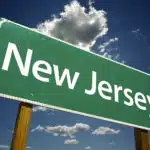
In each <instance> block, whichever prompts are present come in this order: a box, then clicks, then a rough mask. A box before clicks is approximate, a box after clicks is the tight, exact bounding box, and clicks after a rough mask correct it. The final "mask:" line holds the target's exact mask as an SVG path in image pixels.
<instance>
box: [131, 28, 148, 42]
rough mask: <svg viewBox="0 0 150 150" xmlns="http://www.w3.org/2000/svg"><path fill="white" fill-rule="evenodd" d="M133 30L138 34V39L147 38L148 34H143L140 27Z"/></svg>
mask: <svg viewBox="0 0 150 150" xmlns="http://www.w3.org/2000/svg"><path fill="white" fill-rule="evenodd" d="M131 32H132V33H133V34H134V35H135V36H136V38H137V39H141V38H143V39H144V40H147V38H146V36H145V35H144V34H142V32H141V30H140V29H135V30H132V31H131Z"/></svg>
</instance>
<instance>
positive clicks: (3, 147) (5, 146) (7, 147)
mask: <svg viewBox="0 0 150 150" xmlns="http://www.w3.org/2000/svg"><path fill="white" fill-rule="evenodd" d="M0 149H10V146H8V145H0Z"/></svg>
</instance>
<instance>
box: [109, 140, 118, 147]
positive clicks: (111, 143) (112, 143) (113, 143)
mask: <svg viewBox="0 0 150 150" xmlns="http://www.w3.org/2000/svg"><path fill="white" fill-rule="evenodd" d="M108 144H109V145H112V146H115V145H116V143H115V142H114V141H111V142H109V143H108Z"/></svg>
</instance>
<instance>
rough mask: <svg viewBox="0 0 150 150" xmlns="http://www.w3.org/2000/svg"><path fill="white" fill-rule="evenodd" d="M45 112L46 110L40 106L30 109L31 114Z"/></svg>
mask: <svg viewBox="0 0 150 150" xmlns="http://www.w3.org/2000/svg"><path fill="white" fill-rule="evenodd" d="M47 110H49V109H48V108H46V107H42V106H35V107H33V109H32V111H33V112H39V111H43V112H44V111H47Z"/></svg>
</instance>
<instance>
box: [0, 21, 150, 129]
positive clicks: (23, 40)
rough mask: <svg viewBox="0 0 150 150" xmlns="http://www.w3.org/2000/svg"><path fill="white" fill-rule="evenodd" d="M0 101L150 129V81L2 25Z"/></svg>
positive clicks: (20, 28) (128, 69)
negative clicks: (42, 107)
mask: <svg viewBox="0 0 150 150" xmlns="http://www.w3.org/2000/svg"><path fill="white" fill-rule="evenodd" d="M0 78H1V80H0V96H1V97H6V98H9V99H14V100H19V101H24V102H28V103H32V104H38V105H41V106H47V107H51V108H55V109H59V110H64V111H69V112H73V113H77V114H81V115H85V116H89V117H94V118H98V119H103V120H108V121H112V122H116V123H121V124H125V125H129V126H133V127H139V128H143V129H147V130H149V129H150V75H149V74H146V73H144V72H142V71H139V70H136V69H134V68H131V67H128V66H126V65H122V64H119V63H117V62H114V61H112V60H108V59H106V58H104V57H101V56H98V55H96V54H93V53H91V52H86V51H84V50H81V49H79V48H77V47H75V46H72V45H71V44H68V43H65V42H62V41H61V40H58V39H55V38H53V37H48V36H46V35H43V34H41V33H39V32H36V31H33V30H32V29H29V28H27V27H24V26H22V25H19V24H16V23H13V22H11V21H9V20H6V19H0Z"/></svg>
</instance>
